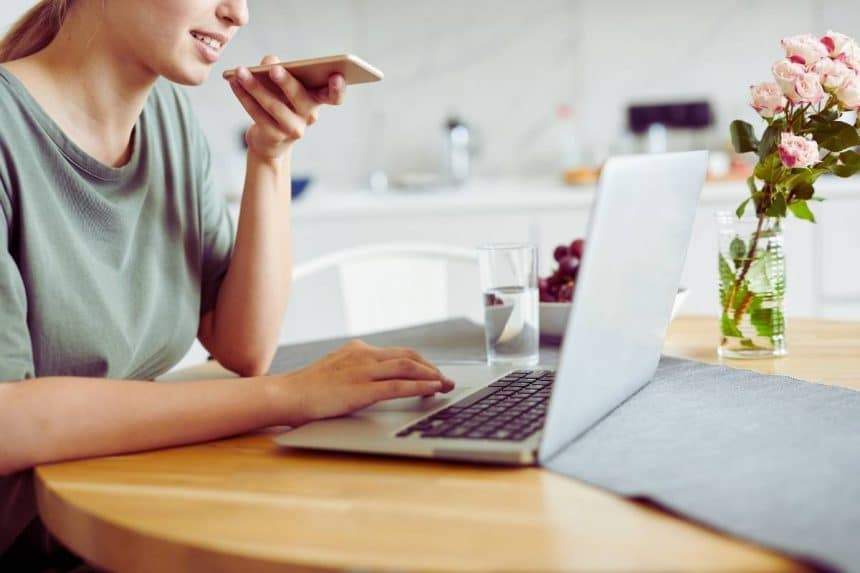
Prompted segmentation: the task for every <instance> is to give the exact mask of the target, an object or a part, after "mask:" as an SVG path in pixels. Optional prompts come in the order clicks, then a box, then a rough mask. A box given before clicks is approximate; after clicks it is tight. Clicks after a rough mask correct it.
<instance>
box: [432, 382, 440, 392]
mask: <svg viewBox="0 0 860 573" xmlns="http://www.w3.org/2000/svg"><path fill="white" fill-rule="evenodd" d="M433 389H434V390H436V391H437V392H438V391H439V390H441V389H442V382H441V381H440V380H436V381H435V382H433Z"/></svg>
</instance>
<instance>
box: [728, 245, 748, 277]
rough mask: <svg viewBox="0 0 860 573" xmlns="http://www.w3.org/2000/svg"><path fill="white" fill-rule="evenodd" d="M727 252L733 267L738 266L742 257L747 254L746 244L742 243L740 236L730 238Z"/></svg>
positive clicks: (741, 262) (741, 261)
mask: <svg viewBox="0 0 860 573" xmlns="http://www.w3.org/2000/svg"><path fill="white" fill-rule="evenodd" d="M729 254H730V255H731V256H732V260H733V261H734V263H735V268H736V269H737V268H740V266H741V265H742V264H743V259H744V257H746V256H747V246H746V243H744V240H743V239H741V238H740V237H735V238H734V239H732V242H731V243H730V244H729Z"/></svg>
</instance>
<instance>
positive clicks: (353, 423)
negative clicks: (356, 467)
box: [275, 151, 708, 465]
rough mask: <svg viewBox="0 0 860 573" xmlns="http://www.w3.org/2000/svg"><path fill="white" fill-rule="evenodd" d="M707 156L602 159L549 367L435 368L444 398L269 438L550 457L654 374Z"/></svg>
mask: <svg viewBox="0 0 860 573" xmlns="http://www.w3.org/2000/svg"><path fill="white" fill-rule="evenodd" d="M707 158H708V155H707V152H706V151H692V152H686V153H669V154H661V155H647V156H625V157H617V158H613V159H611V160H609V161H608V162H607V163H606V165H605V167H604V169H603V173H602V175H601V178H600V184H599V189H598V193H597V195H596V198H595V201H594V204H593V207H592V210H591V216H590V218H589V226H588V232H587V235H586V250H585V255H584V258H583V260H582V263H581V267H580V271H579V277H578V282H577V286H576V296H575V297H574V303H573V305H572V310H571V313H572V315H571V319H570V320H569V321H568V325H567V330H566V332H565V336H564V341H563V344H562V348H561V354H560V360H559V364H558V369H557V371H553V370H552V369H550V368H541V367H539V368H536V369H529V370H513V371H512V370H511V369H510V368H505V367H502V366H498V365H495V366H491V365H483V364H459V365H445V364H440V365H439V367H440V368H441V369H442V371H443V372H444V373H445V375H446V376H448V377H449V378H451V379H452V380H455V381H456V382H457V388H456V389H455V390H454V391H453V392H451V393H450V394H448V395H444V396H443V395H438V396H435V397H432V398H408V399H398V400H391V401H388V402H384V403H380V404H376V405H374V406H372V407H370V408H366V409H364V410H361V411H358V412H355V413H354V414H352V415H350V416H346V417H342V418H335V419H330V420H321V421H318V422H313V423H310V424H307V425H305V426H302V427H300V428H296V429H293V430H291V431H289V432H286V433H284V434H282V435H280V436H278V437H276V438H275V442H276V443H277V444H279V445H281V446H290V447H296V448H312V449H321V450H337V451H348V452H363V453H373V454H389V455H398V456H417V457H425V458H440V459H448V460H462V461H471V462H487V463H501V464H517V465H531V464H536V463H541V462H542V461H543V460H546V459H548V458H551V457H552V456H553V455H554V454H556V453H557V452H558V451H559V450H561V449H562V448H564V447H565V446H566V445H567V444H569V443H570V442H571V441H572V440H574V439H576V438H577V437H578V436H580V435H581V434H582V433H583V432H585V431H586V430H588V428H590V427H591V426H592V425H594V424H595V423H597V422H599V421H600V420H601V419H602V418H603V417H604V416H606V415H607V414H609V413H610V412H611V411H612V410H613V409H614V408H616V407H617V406H618V405H619V404H621V403H622V402H623V401H624V400H626V399H627V398H628V397H630V396H631V395H632V394H633V393H634V392H636V391H637V390H639V389H640V388H641V387H642V386H644V385H645V384H646V383H647V382H648V381H649V380H650V379H651V377H652V376H653V375H654V372H655V370H656V368H657V363H658V361H659V359H660V350H661V348H662V345H663V339H664V337H665V334H666V328H667V327H668V324H669V318H670V315H671V310H672V304H673V301H674V298H675V292H676V290H677V287H678V283H679V280H680V277H681V270H682V267H683V264H684V258H685V256H686V252H687V245H688V243H689V241H690V234H691V231H692V226H693V220H694V218H695V214H696V207H697V204H698V200H699V194H700V192H701V190H702V186H703V184H704V180H705V172H706V169H707Z"/></svg>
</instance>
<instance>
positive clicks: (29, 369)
mask: <svg viewBox="0 0 860 573" xmlns="http://www.w3.org/2000/svg"><path fill="white" fill-rule="evenodd" d="M11 221H12V204H11V202H10V201H9V198H8V196H7V194H6V191H5V190H4V189H3V185H2V184H0V320H2V323H0V383H2V382H9V381H15V380H24V379H27V378H32V377H33V376H34V371H35V368H34V366H33V347H32V344H31V343H30V331H29V328H28V327H27V294H26V291H25V290H24V281H23V280H22V279H21V272H20V271H19V269H18V264H17V263H16V262H15V259H14V258H13V257H12V253H11V252H10V243H11V239H10V236H11V228H12V224H11Z"/></svg>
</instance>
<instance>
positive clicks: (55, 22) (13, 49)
mask: <svg viewBox="0 0 860 573" xmlns="http://www.w3.org/2000/svg"><path fill="white" fill-rule="evenodd" d="M72 2H73V0H41V1H40V2H39V3H38V4H36V5H35V6H33V7H32V8H30V9H29V10H28V11H27V13H26V14H24V15H23V16H21V18H20V19H19V20H18V21H17V22H15V24H13V25H12V27H11V28H10V29H9V32H8V33H7V34H6V36H4V37H3V39H2V40H0V63H2V62H9V61H11V60H17V59H19V58H24V57H26V56H29V55H31V54H35V53H36V52H38V51H39V50H41V49H42V48H44V47H46V46H47V45H48V44H50V43H51V42H52V41H53V40H54V38H55V37H56V35H57V32H59V31H60V27H61V26H62V25H63V22H64V21H65V19H66V13H67V12H68V10H69V6H70V5H71V3H72Z"/></svg>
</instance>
